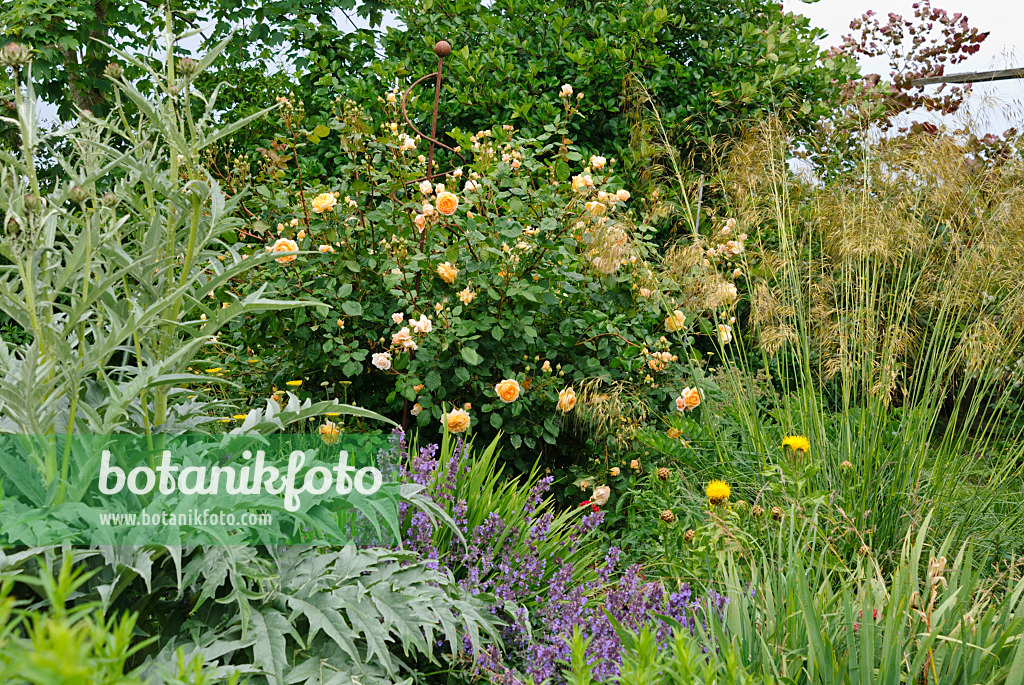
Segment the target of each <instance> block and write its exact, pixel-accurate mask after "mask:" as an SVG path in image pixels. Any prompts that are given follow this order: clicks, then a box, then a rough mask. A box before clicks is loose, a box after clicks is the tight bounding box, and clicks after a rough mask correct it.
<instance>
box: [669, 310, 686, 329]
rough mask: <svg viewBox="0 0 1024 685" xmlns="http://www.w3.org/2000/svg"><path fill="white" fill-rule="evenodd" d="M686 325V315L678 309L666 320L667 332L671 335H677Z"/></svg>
mask: <svg viewBox="0 0 1024 685" xmlns="http://www.w3.org/2000/svg"><path fill="white" fill-rule="evenodd" d="M685 325H686V314H684V313H682V312H681V311H679V310H678V309H677V310H675V311H674V312H672V313H671V314H670V315H669V316H668V317H667V318H666V319H665V330H666V331H668V332H669V333H675V332H676V331H678V330H679V329H681V328H682V327H683V326H685Z"/></svg>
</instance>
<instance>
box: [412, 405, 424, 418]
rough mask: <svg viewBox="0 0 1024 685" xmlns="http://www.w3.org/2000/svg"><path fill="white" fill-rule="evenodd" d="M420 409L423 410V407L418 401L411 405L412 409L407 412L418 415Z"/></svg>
mask: <svg viewBox="0 0 1024 685" xmlns="http://www.w3.org/2000/svg"><path fill="white" fill-rule="evenodd" d="M421 411H423V407H421V406H420V403H419V402H417V403H416V404H414V405H412V409H410V410H409V413H410V414H412V415H413V416H419V414H420V412H421Z"/></svg>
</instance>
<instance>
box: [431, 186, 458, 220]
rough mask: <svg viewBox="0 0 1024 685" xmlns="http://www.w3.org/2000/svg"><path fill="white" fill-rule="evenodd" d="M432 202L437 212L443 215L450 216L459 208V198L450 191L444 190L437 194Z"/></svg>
mask: <svg viewBox="0 0 1024 685" xmlns="http://www.w3.org/2000/svg"><path fill="white" fill-rule="evenodd" d="M434 204H435V205H436V206H437V211H438V212H440V213H441V214H444V215H445V216H451V215H452V214H454V213H455V210H456V209H458V208H459V198H458V197H456V195H455V193H450V192H448V191H447V190H446V191H444V192H442V193H439V194H438V196H437V199H436V200H434Z"/></svg>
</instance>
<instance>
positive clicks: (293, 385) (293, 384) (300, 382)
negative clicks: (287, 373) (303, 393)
mask: <svg viewBox="0 0 1024 685" xmlns="http://www.w3.org/2000/svg"><path fill="white" fill-rule="evenodd" d="M285 385H290V386H292V387H293V388H297V387H299V386H300V385H302V381H288V382H287V383H285Z"/></svg>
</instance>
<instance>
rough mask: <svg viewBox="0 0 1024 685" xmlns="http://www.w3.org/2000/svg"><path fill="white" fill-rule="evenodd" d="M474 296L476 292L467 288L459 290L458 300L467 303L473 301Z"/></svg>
mask: <svg viewBox="0 0 1024 685" xmlns="http://www.w3.org/2000/svg"><path fill="white" fill-rule="evenodd" d="M475 297H476V293H475V292H473V291H472V290H470V289H469V288H466V289H465V290H460V291H459V301H460V302H462V304H469V303H470V302H472V301H473V298H475Z"/></svg>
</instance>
